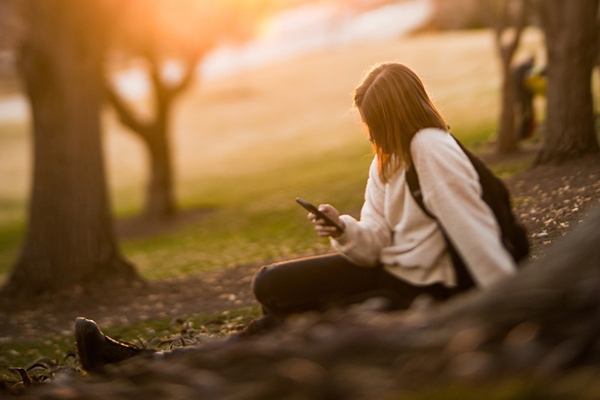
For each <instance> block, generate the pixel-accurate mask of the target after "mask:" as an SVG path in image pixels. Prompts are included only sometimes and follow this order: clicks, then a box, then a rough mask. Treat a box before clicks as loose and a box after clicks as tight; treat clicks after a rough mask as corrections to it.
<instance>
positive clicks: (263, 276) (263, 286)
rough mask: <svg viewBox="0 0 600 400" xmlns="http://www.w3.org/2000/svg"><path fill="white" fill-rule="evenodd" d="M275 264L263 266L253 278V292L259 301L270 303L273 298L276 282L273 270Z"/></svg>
mask: <svg viewBox="0 0 600 400" xmlns="http://www.w3.org/2000/svg"><path fill="white" fill-rule="evenodd" d="M274 266H275V264H270V265H264V266H262V267H261V268H260V269H259V270H258V271H257V272H256V274H254V277H253V278H252V292H253V293H254V297H255V298H256V300H258V302H259V303H261V304H265V303H268V302H269V300H270V299H271V298H272V296H273V294H272V288H273V287H274V282H273V279H272V270H273V268H274Z"/></svg>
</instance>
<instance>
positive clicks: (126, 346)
mask: <svg viewBox="0 0 600 400" xmlns="http://www.w3.org/2000/svg"><path fill="white" fill-rule="evenodd" d="M75 344H76V346H77V356H78V357H79V362H80V363H81V367H82V368H83V369H84V370H86V371H87V372H91V373H102V372H104V366H105V365H106V364H111V363H117V362H119V361H123V360H126V359H128V358H131V357H135V356H137V355H140V354H144V353H146V354H150V353H153V352H154V351H153V350H146V349H140V348H139V347H137V346H134V345H133V344H131V343H126V342H121V341H118V340H115V339H112V338H110V337H108V336H106V335H104V334H103V333H102V331H101V330H100V328H99V327H98V325H97V324H96V323H95V322H94V321H92V320H90V319H86V318H82V317H78V318H77V320H76V321H75Z"/></svg>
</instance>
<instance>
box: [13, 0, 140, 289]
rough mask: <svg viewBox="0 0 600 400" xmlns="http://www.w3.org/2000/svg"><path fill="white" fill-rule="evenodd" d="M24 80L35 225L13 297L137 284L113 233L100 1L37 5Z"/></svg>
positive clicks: (32, 9)
mask: <svg viewBox="0 0 600 400" xmlns="http://www.w3.org/2000/svg"><path fill="white" fill-rule="evenodd" d="M26 4H27V6H28V8H27V12H28V14H27V17H28V18H29V21H28V29H29V31H28V36H27V37H26V38H25V41H24V43H23V47H22V49H21V53H20V62H21V73H22V76H23V80H24V84H25V88H26V91H27V95H28V97H29V101H30V106H31V113H32V116H33V143H34V146H33V147H34V169H33V188H32V192H31V197H30V204H29V221H28V226H27V232H26V236H25V240H24V243H23V245H22V248H21V253H20V256H19V259H18V261H17V263H16V265H15V266H14V269H13V271H12V274H11V276H10V279H9V281H8V283H7V285H6V287H5V291H6V292H8V293H20V294H31V293H33V294H37V293H40V292H46V291H56V290H58V289H61V288H64V287H68V286H71V285H76V284H80V285H87V284H93V283H97V282H100V281H105V280H109V279H110V280H115V279H123V280H131V279H134V278H137V274H136V272H135V270H134V268H133V267H132V265H131V264H129V263H128V262H126V261H125V260H124V259H123V257H122V256H121V254H120V252H119V250H118V247H117V244H116V241H115V237H114V233H113V226H112V221H111V219H110V214H109V202H108V196H107V192H106V180H105V175H104V165H103V157H102V148H101V137H100V116H99V109H100V104H101V76H102V75H101V68H102V53H103V49H102V48H103V43H102V37H103V35H102V30H103V27H102V22H103V21H102V18H101V17H100V15H99V14H100V13H99V12H100V8H99V7H98V6H99V3H98V2H91V1H89V0H88V1H85V2H81V1H79V0H60V1H55V0H31V1H29V2H28V3H26Z"/></svg>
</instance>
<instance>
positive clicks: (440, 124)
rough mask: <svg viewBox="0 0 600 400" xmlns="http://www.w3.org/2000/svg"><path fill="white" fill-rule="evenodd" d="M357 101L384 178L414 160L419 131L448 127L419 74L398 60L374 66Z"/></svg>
mask: <svg viewBox="0 0 600 400" xmlns="http://www.w3.org/2000/svg"><path fill="white" fill-rule="evenodd" d="M354 105H355V106H356V108H358V110H359V112H360V115H361V118H362V119H363V122H364V123H365V124H366V125H367V127H368V129H369V134H370V136H371V141H372V142H373V147H374V149H375V153H376V154H377V159H378V171H379V176H380V177H381V180H382V181H383V182H387V181H388V179H389V178H390V176H391V175H392V174H393V173H394V172H396V171H397V170H398V169H399V168H400V167H402V166H406V168H408V167H409V166H410V165H411V164H412V159H411V156H410V142H411V140H412V138H413V136H414V135H415V134H416V133H417V132H418V131H420V130H421V129H425V128H439V129H443V130H446V129H447V125H446V122H445V121H444V118H443V117H442V114H440V112H439V111H438V110H437V108H436V107H435V105H434V104H433V102H432V101H431V99H430V98H429V96H428V95H427V92H426V91H425V87H424V85H423V82H422V81H421V79H420V78H419V76H418V75H417V74H416V73H415V72H414V71H412V70H411V69H410V68H408V67H407V66H405V65H402V64H399V63H384V64H379V65H376V66H375V67H373V69H371V71H369V73H368V74H367V75H366V77H365V78H364V80H363V81H362V83H361V84H360V85H359V86H358V87H357V88H356V91H355V94H354Z"/></svg>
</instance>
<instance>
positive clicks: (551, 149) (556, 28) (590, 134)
mask: <svg viewBox="0 0 600 400" xmlns="http://www.w3.org/2000/svg"><path fill="white" fill-rule="evenodd" d="M597 10H598V0H577V1H563V0H545V1H543V2H542V3H541V4H540V12H541V15H542V23H543V27H544V32H545V35H546V48H547V52H548V89H547V98H548V101H547V117H546V118H547V119H546V125H547V129H546V140H545V142H544V147H543V148H542V150H541V151H540V153H539V154H538V158H537V163H546V162H551V161H558V162H560V161H564V160H566V159H570V158H576V157H579V156H581V155H583V154H586V153H595V152H598V151H600V148H599V147H598V140H597V137H596V129H595V121H594V108H593V98H592V90H591V77H592V68H593V65H594V59H595V57H596V55H597V40H598V26H597V19H596V17H597Z"/></svg>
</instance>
